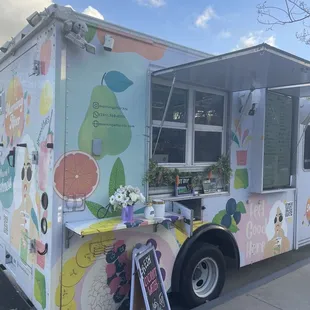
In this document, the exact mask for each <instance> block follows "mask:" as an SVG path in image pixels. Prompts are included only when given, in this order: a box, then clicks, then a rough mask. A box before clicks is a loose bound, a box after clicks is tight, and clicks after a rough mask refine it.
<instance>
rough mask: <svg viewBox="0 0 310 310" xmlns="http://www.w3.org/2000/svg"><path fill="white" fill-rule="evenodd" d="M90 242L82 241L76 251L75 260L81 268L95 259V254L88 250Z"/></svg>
mask: <svg viewBox="0 0 310 310" xmlns="http://www.w3.org/2000/svg"><path fill="white" fill-rule="evenodd" d="M90 247H91V243H90V242H86V243H84V244H83V245H82V246H81V247H80V248H79V250H78V251H77V253H76V262H77V264H78V265H79V266H80V267H82V268H87V267H89V266H90V265H91V264H92V263H93V262H94V261H95V259H96V256H95V255H94V254H93V253H91V251H90Z"/></svg>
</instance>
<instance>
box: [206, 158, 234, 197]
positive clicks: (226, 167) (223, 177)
mask: <svg viewBox="0 0 310 310" xmlns="http://www.w3.org/2000/svg"><path fill="white" fill-rule="evenodd" d="M210 172H211V173H212V174H215V175H216V176H217V177H218V179H219V181H220V182H221V184H222V186H221V187H222V188H223V190H224V191H227V190H228V186H229V183H230V178H231V175H232V169H231V167H230V158H229V156H228V155H222V156H221V157H220V158H219V159H218V161H217V162H216V163H215V164H213V165H211V166H209V167H207V168H206V170H205V173H207V174H208V175H209V173H210Z"/></svg>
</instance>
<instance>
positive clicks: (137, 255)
mask: <svg viewBox="0 0 310 310" xmlns="http://www.w3.org/2000/svg"><path fill="white" fill-rule="evenodd" d="M132 256H133V257H132V262H133V263H132V280H131V294H130V310H171V308H170V304H169V300H168V296H167V293H166V290H165V285H164V281H163V279H162V276H161V272H160V268H159V264H158V260H157V256H156V253H155V249H154V247H153V246H152V245H151V244H149V245H147V246H142V247H140V248H138V249H137V248H136V249H134V250H133V252H132ZM137 278H138V279H139V281H137ZM139 282H140V286H139V285H138V283H139ZM135 286H137V287H135ZM138 292H139V293H140V294H139V293H138ZM141 292H142V296H143V300H144V305H142V303H143V302H142V299H141Z"/></svg>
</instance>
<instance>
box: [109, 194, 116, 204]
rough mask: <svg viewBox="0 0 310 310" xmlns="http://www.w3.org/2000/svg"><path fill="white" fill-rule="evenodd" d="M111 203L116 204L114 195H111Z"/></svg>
mask: <svg viewBox="0 0 310 310" xmlns="http://www.w3.org/2000/svg"><path fill="white" fill-rule="evenodd" d="M110 204H111V205H114V204H115V197H114V196H113V195H112V196H111V197H110Z"/></svg>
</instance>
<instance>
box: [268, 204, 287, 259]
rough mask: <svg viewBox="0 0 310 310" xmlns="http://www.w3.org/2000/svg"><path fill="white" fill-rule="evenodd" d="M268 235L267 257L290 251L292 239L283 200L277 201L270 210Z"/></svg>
mask: <svg viewBox="0 0 310 310" xmlns="http://www.w3.org/2000/svg"><path fill="white" fill-rule="evenodd" d="M266 235H267V237H268V242H267V244H266V247H265V251H264V252H265V254H264V257H265V258H268V257H271V256H275V255H277V254H281V253H284V252H287V251H289V249H290V241H289V239H288V238H287V223H286V218H285V205H284V203H283V202H282V201H276V202H275V203H274V205H273V206H272V208H271V210H270V212H269V220H268V224H267V225H266Z"/></svg>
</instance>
